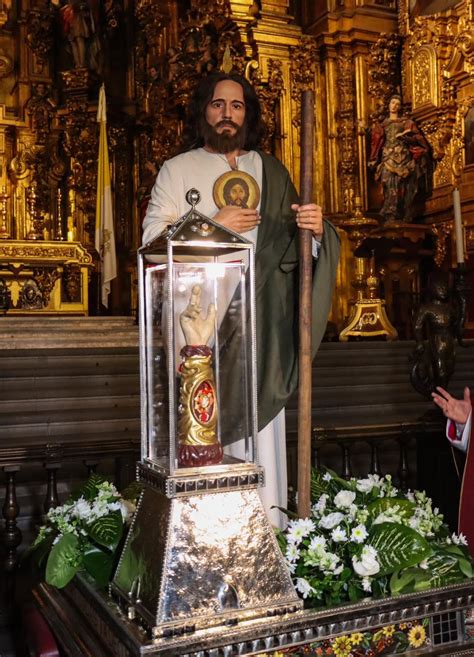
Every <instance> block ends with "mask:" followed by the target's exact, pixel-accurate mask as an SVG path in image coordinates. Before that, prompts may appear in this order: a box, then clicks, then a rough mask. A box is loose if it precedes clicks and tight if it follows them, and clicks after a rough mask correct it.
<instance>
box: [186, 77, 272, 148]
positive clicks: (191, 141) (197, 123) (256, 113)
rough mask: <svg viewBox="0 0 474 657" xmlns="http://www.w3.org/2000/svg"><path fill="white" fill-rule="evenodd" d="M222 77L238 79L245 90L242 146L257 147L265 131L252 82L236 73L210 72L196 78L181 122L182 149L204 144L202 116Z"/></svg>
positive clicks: (223, 78) (236, 80)
mask: <svg viewBox="0 0 474 657" xmlns="http://www.w3.org/2000/svg"><path fill="white" fill-rule="evenodd" d="M223 80H232V82H237V84H240V86H241V87H242V90H243V92H244V101H245V126H246V139H245V144H244V149H245V150H247V151H250V150H254V149H256V148H259V146H260V143H261V140H262V138H263V135H264V132H265V126H264V124H263V121H262V112H261V109H260V101H259V100H258V97H257V94H256V93H255V91H254V89H253V87H252V85H251V84H250V83H249V82H248V80H246V79H245V78H244V77H242V76H241V75H237V74H236V73H211V74H210V75H207V76H206V77H204V78H202V79H201V80H200V81H199V83H198V85H197V87H196V89H195V91H194V94H193V96H192V98H191V101H190V103H189V107H188V111H187V114H186V121H185V124H184V131H183V145H182V148H181V149H180V150H181V152H185V151H190V150H191V149H193V148H199V147H201V146H204V139H203V135H202V131H201V119H202V117H203V115H204V113H205V111H206V107H207V105H208V104H209V102H210V101H211V100H212V97H213V96H214V89H215V88H216V85H217V84H218V83H219V82H222V81H223Z"/></svg>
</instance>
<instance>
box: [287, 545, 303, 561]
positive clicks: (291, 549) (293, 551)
mask: <svg viewBox="0 0 474 657" xmlns="http://www.w3.org/2000/svg"><path fill="white" fill-rule="evenodd" d="M285 556H286V560H287V561H296V560H297V559H298V557H299V556H300V551H299V550H298V548H297V546H296V545H295V544H294V543H288V546H287V548H286V555H285Z"/></svg>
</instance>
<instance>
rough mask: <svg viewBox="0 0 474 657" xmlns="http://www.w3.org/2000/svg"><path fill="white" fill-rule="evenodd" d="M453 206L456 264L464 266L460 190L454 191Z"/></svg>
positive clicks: (455, 189)
mask: <svg viewBox="0 0 474 657" xmlns="http://www.w3.org/2000/svg"><path fill="white" fill-rule="evenodd" d="M453 206H454V238H455V240H456V262H457V263H459V264H462V263H463V262H464V234H463V229H462V217H461V197H460V195H459V189H458V188H457V187H455V188H454V189H453Z"/></svg>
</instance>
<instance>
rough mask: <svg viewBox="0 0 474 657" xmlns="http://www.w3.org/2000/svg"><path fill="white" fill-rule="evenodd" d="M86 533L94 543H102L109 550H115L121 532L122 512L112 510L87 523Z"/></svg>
mask: <svg viewBox="0 0 474 657" xmlns="http://www.w3.org/2000/svg"><path fill="white" fill-rule="evenodd" d="M87 533H88V535H89V537H90V538H91V539H92V540H93V541H94V542H95V543H98V544H99V545H103V546H104V547H106V548H108V549H109V550H115V548H116V547H117V545H118V544H119V541H120V539H121V538H122V533H123V519H122V514H121V513H120V511H113V512H112V513H109V514H108V515H106V516H102V518H98V519H97V520H95V521H94V522H93V523H91V524H90V525H88V527H87Z"/></svg>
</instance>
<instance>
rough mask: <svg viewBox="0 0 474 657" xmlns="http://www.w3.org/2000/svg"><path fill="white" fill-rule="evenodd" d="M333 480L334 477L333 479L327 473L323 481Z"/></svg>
mask: <svg viewBox="0 0 474 657" xmlns="http://www.w3.org/2000/svg"><path fill="white" fill-rule="evenodd" d="M331 479H332V477H331V475H330V474H329V472H325V473H324V474H323V481H331Z"/></svg>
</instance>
